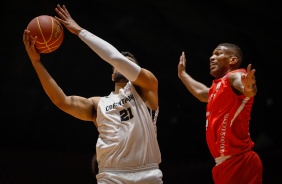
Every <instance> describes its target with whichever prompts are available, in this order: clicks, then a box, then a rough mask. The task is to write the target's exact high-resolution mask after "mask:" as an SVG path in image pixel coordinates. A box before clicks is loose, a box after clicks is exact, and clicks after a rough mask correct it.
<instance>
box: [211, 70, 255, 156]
mask: <svg viewBox="0 0 282 184" xmlns="http://www.w3.org/2000/svg"><path fill="white" fill-rule="evenodd" d="M236 71H241V72H246V70H245V69H238V70H234V71H232V72H236ZM232 72H229V73H228V74H226V75H225V76H224V77H222V78H220V79H215V80H213V82H212V85H211V87H210V90H209V93H208V103H207V106H206V141H207V144H208V147H209V150H210V152H211V154H212V156H213V157H214V158H217V157H220V156H229V155H235V154H239V153H242V152H245V151H247V150H250V149H251V148H252V147H253V146H254V142H253V141H252V140H251V138H250V134H249V120H250V119H251V118H250V113H251V108H252V105H253V102H254V97H251V98H249V97H246V96H245V95H236V94H235V93H234V92H233V90H232V87H231V86H230V83H229V80H228V76H229V75H230V74H231V73H232Z"/></svg>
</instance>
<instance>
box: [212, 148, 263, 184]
mask: <svg viewBox="0 0 282 184" xmlns="http://www.w3.org/2000/svg"><path fill="white" fill-rule="evenodd" d="M212 175H213V180H214V183H215V184H227V183H228V184H239V183H240V184H261V183H262V162H261V160H260V158H259V156H258V155H257V153H256V152H254V151H248V152H245V153H242V154H238V155H234V156H232V157H231V158H229V159H227V160H225V161H224V162H222V163H221V164H219V165H217V166H214V167H213V169H212Z"/></svg>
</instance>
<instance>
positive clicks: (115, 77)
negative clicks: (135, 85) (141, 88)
mask: <svg viewBox="0 0 282 184" xmlns="http://www.w3.org/2000/svg"><path fill="white" fill-rule="evenodd" d="M113 81H114V83H127V82H128V80H127V78H125V77H124V76H123V75H122V74H121V73H119V72H118V71H117V70H116V69H114V73H113Z"/></svg>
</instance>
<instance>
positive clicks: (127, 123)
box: [96, 82, 161, 169]
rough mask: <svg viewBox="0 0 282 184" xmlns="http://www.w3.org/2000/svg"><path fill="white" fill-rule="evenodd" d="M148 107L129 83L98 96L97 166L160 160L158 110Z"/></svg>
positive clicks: (129, 166) (129, 165)
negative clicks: (115, 92)
mask: <svg viewBox="0 0 282 184" xmlns="http://www.w3.org/2000/svg"><path fill="white" fill-rule="evenodd" d="M154 112H155V113H152V111H150V110H148V108H147V106H146V104H145V103H144V102H143V100H142V99H141V97H140V96H139V94H138V93H137V91H136V89H135V87H134V86H133V85H132V83H131V82H128V83H127V85H126V86H125V87H124V88H123V89H120V91H119V93H118V94H113V93H111V94H110V95H109V96H106V97H102V98H101V99H100V101H99V104H98V108H97V124H98V132H99V138H98V140H97V144H96V154H97V162H98V164H99V169H134V168H138V167H142V166H146V165H150V164H154V165H156V164H159V163H160V162H161V153H160V149H159V145H158V141H157V131H156V121H157V116H158V110H157V111H154Z"/></svg>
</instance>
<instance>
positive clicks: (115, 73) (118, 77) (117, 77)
mask: <svg viewBox="0 0 282 184" xmlns="http://www.w3.org/2000/svg"><path fill="white" fill-rule="evenodd" d="M121 53H122V54H123V55H124V56H125V57H127V58H128V59H129V60H130V61H132V62H134V63H136V64H138V61H137V60H136V58H135V57H134V55H133V54H132V53H130V52H128V51H122V52H121ZM112 77H113V81H114V82H115V83H127V82H128V80H127V78H125V77H124V76H123V75H122V74H121V73H119V72H118V71H117V70H116V69H115V68H114V67H113V76H112Z"/></svg>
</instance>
